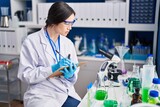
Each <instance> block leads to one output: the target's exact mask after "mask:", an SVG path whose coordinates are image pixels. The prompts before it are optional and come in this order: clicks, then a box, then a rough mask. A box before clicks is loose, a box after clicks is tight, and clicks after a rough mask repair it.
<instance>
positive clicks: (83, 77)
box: [75, 56, 145, 98]
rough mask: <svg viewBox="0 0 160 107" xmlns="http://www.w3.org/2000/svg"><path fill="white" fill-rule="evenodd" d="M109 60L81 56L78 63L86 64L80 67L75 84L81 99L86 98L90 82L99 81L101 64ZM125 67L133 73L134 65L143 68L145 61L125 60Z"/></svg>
mask: <svg viewBox="0 0 160 107" xmlns="http://www.w3.org/2000/svg"><path fill="white" fill-rule="evenodd" d="M106 60H109V59H107V58H95V57H88V56H79V57H78V61H79V62H86V64H85V65H82V66H81V67H80V71H79V73H78V80H77V82H76V83H75V89H76V92H77V93H78V94H79V96H80V97H81V98H83V97H84V96H85V94H86V93H87V85H88V84H89V83H90V82H92V83H93V82H94V81H95V80H96V79H97V73H98V72H99V69H100V66H101V64H102V63H103V62H104V61H106ZM124 62H125V67H126V69H127V71H132V69H133V64H136V65H139V67H142V65H143V64H144V63H145V61H142V60H124Z"/></svg>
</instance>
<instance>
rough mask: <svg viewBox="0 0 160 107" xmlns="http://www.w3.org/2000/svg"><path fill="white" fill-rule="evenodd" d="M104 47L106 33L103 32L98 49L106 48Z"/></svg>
mask: <svg viewBox="0 0 160 107" xmlns="http://www.w3.org/2000/svg"><path fill="white" fill-rule="evenodd" d="M103 48H104V35H103V33H101V35H100V39H99V41H98V50H99V49H102V50H104V49H103Z"/></svg>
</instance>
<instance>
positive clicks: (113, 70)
mask: <svg viewBox="0 0 160 107" xmlns="http://www.w3.org/2000/svg"><path fill="white" fill-rule="evenodd" d="M99 52H100V53H101V54H103V55H104V56H106V57H107V58H108V59H109V60H105V61H104V62H103V63H102V64H101V66H100V69H99V72H98V75H97V76H98V82H99V85H100V86H109V82H110V81H112V82H113V86H120V83H119V82H118V76H119V75H122V71H121V70H120V69H117V64H118V63H119V62H120V58H119V57H118V56H117V55H114V54H112V53H110V52H105V51H103V50H101V49H100V50H99Z"/></svg>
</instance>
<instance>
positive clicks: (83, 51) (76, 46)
mask: <svg viewBox="0 0 160 107" xmlns="http://www.w3.org/2000/svg"><path fill="white" fill-rule="evenodd" d="M74 40H75V49H76V53H77V55H78V56H80V55H83V54H84V53H85V52H86V50H85V49H84V50H82V51H80V49H79V48H80V43H81V41H82V37H80V36H77V35H76V36H75V37H74Z"/></svg>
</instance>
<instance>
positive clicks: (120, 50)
mask: <svg viewBox="0 0 160 107" xmlns="http://www.w3.org/2000/svg"><path fill="white" fill-rule="evenodd" d="M115 48H116V50H117V52H118V54H119V57H120V59H121V61H120V62H119V64H118V68H119V69H120V70H121V71H122V74H126V73H127V70H126V69H125V64H124V59H123V57H124V55H125V54H126V53H127V51H128V50H129V48H128V47H126V46H116V47H115Z"/></svg>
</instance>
